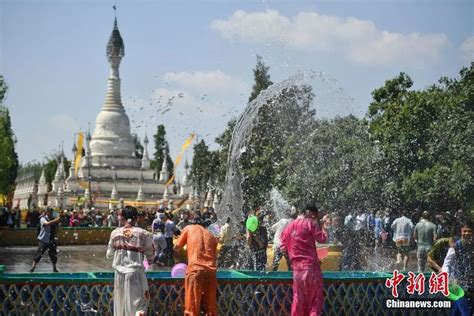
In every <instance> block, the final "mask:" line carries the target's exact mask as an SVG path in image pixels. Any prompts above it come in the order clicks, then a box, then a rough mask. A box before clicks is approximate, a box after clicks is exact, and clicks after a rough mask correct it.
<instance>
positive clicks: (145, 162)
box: [141, 134, 150, 169]
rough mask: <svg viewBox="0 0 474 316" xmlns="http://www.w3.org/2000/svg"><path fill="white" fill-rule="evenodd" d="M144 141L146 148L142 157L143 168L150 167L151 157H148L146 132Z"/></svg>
mask: <svg viewBox="0 0 474 316" xmlns="http://www.w3.org/2000/svg"><path fill="white" fill-rule="evenodd" d="M143 143H144V144H145V146H143V147H144V149H143V157H142V165H141V168H142V169H150V158H149V157H148V137H147V136H146V134H145V139H144V140H143Z"/></svg>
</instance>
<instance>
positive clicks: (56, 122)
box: [48, 114, 79, 134]
mask: <svg viewBox="0 0 474 316" xmlns="http://www.w3.org/2000/svg"><path fill="white" fill-rule="evenodd" d="M48 122H49V123H50V124H51V125H52V127H53V128H54V127H55V128H58V129H61V130H62V131H64V132H66V133H67V134H71V133H76V132H78V131H79V123H78V122H77V121H76V119H74V118H73V117H71V116H69V115H67V114H58V115H53V116H51V117H50V118H49V120H48Z"/></svg>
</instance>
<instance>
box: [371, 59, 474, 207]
mask: <svg viewBox="0 0 474 316" xmlns="http://www.w3.org/2000/svg"><path fill="white" fill-rule="evenodd" d="M411 85H412V81H411V79H410V78H409V77H408V76H407V75H406V74H403V73H401V74H400V75H399V76H398V77H396V78H394V79H392V80H388V81H387V82H386V83H385V85H384V86H383V87H381V88H379V89H376V90H375V91H374V92H373V93H372V95H373V99H374V100H373V102H372V103H371V105H370V107H369V113H368V117H369V120H370V126H369V130H370V133H371V136H372V137H373V139H374V140H376V141H377V142H378V143H379V145H380V149H381V151H382V152H383V154H384V159H385V163H386V165H387V166H388V168H387V170H388V174H387V175H386V177H387V180H390V181H389V183H390V184H391V186H389V187H387V189H386V191H389V192H386V193H387V195H391V196H393V197H394V200H396V201H398V204H399V205H398V207H401V208H408V209H413V208H416V207H420V208H434V209H453V208H461V207H462V208H469V207H471V208H472V203H473V200H472V199H473V188H474V178H473V166H474V144H473V142H472V139H473V135H474V123H473V122H474V121H473V118H474V116H473V115H474V114H473V113H474V112H473V109H474V64H471V66H470V67H469V68H464V69H462V70H461V72H460V78H459V79H448V78H441V79H440V81H439V83H438V84H435V85H433V86H431V87H428V88H427V89H424V90H420V91H414V90H409V88H410V87H411Z"/></svg>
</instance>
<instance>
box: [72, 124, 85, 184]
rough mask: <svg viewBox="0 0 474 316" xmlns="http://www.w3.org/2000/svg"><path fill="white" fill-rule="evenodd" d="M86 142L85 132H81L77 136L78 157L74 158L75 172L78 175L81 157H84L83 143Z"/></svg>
mask: <svg viewBox="0 0 474 316" xmlns="http://www.w3.org/2000/svg"><path fill="white" fill-rule="evenodd" d="M83 142H84V134H83V133H82V132H80V133H79V135H78V137H77V145H76V148H77V151H76V157H75V158H74V174H75V175H76V177H77V171H78V170H79V165H80V163H81V158H82V143H83Z"/></svg>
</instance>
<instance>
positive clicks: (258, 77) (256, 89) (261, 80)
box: [249, 55, 273, 102]
mask: <svg viewBox="0 0 474 316" xmlns="http://www.w3.org/2000/svg"><path fill="white" fill-rule="evenodd" d="M269 69H270V67H268V66H266V65H265V63H264V62H263V58H262V56H260V55H257V65H256V66H255V69H254V70H253V76H254V79H255V83H254V85H253V87H252V92H251V93H250V97H249V102H251V101H253V100H254V99H255V98H256V97H257V96H258V95H259V94H260V92H261V91H262V90H265V89H267V88H268V87H269V86H271V85H272V84H273V82H272V81H271V80H270V74H269V73H268V70H269Z"/></svg>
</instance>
